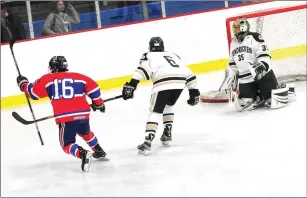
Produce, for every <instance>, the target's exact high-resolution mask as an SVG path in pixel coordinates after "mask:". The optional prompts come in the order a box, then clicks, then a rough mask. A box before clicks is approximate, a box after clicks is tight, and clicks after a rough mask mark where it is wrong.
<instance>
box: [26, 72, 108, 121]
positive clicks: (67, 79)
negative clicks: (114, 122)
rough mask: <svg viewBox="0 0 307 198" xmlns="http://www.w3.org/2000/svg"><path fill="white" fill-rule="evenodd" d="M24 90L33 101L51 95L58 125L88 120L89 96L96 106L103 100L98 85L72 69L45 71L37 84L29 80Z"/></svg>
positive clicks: (89, 109) (89, 110)
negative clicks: (66, 70)
mask: <svg viewBox="0 0 307 198" xmlns="http://www.w3.org/2000/svg"><path fill="white" fill-rule="evenodd" d="M24 92H25V93H26V95H27V96H28V97H29V98H31V99H33V100H38V99H39V98H44V97H47V96H48V97H49V99H50V100H51V104H52V107H53V113H54V117H55V121H56V123H57V124H59V123H61V122H70V121H73V120H84V119H89V115H90V112H91V108H90V106H89V104H88V102H87V101H86V95H87V96H89V97H90V98H91V99H92V101H93V102H94V103H95V104H96V105H101V104H102V103H103V100H102V99H101V95H100V88H99V86H98V84H97V83H96V82H95V81H94V80H92V79H91V78H89V77H87V76H85V75H83V74H79V73H72V72H56V73H50V74H46V75H44V76H42V77H41V78H40V79H38V80H36V81H35V82H34V83H26V84H25V85H24Z"/></svg>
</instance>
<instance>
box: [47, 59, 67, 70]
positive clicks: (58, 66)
mask: <svg viewBox="0 0 307 198" xmlns="http://www.w3.org/2000/svg"><path fill="white" fill-rule="evenodd" d="M48 70H49V72H50V73H54V72H65V71H68V64H67V60H66V58H65V57H64V56H54V57H52V58H51V60H50V61H49V66H48Z"/></svg>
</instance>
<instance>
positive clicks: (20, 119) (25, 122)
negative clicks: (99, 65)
mask: <svg viewBox="0 0 307 198" xmlns="http://www.w3.org/2000/svg"><path fill="white" fill-rule="evenodd" d="M121 97H122V95H119V96H115V97H112V98H108V99H106V100H104V102H108V101H112V100H116V99H119V98H121ZM90 106H91V105H90ZM12 116H13V117H14V118H15V119H16V120H17V121H18V122H20V123H22V124H24V125H29V124H33V123H36V122H40V121H43V120H48V119H50V118H53V117H54V115H50V116H46V117H43V118H39V119H37V120H25V119H24V118H22V117H21V116H20V115H19V114H18V113H17V112H15V111H13V112H12Z"/></svg>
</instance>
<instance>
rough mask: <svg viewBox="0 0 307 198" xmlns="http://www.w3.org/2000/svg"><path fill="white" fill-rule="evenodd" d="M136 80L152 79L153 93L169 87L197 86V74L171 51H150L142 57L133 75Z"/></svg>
mask: <svg viewBox="0 0 307 198" xmlns="http://www.w3.org/2000/svg"><path fill="white" fill-rule="evenodd" d="M132 78H133V79H136V80H149V79H152V83H153V90H152V92H153V93H156V92H158V91H162V90H169V89H184V88H185V87H188V89H194V88H196V81H197V80H196V76H195V75H194V73H192V71H191V70H190V69H189V68H188V67H187V66H186V65H185V64H183V63H182V61H181V59H180V57H179V56H178V55H176V54H174V53H171V52H148V53H144V54H143V55H142V57H141V59H140V65H139V67H138V68H137V69H136V71H135V73H134V75H133V77H132Z"/></svg>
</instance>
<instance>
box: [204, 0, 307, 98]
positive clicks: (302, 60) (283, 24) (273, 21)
mask: <svg viewBox="0 0 307 198" xmlns="http://www.w3.org/2000/svg"><path fill="white" fill-rule="evenodd" d="M306 12H307V10H306V5H300V6H293V7H286V8H279V9H272V10H262V11H257V12H254V13H253V12H250V13H246V14H243V15H240V16H243V17H245V18H247V20H248V21H249V23H250V31H252V32H258V33H261V34H262V36H263V38H264V40H265V41H266V43H267V46H268V48H269V49H270V51H271V56H272V68H273V70H274V72H275V75H276V76H277V78H278V81H279V82H285V83H286V82H290V81H292V82H293V81H298V80H306V77H307V74H306V47H307V45H306ZM238 17H239V16H234V17H231V18H228V19H227V20H226V28H227V39H228V44H229V45H228V48H229V46H230V43H231V40H232V38H233V32H232V28H231V27H232V24H233V22H234V21H235V20H236V19H237V18H238ZM201 100H202V102H228V101H229V95H228V93H227V91H225V90H215V91H210V92H206V93H203V94H202V96H201Z"/></svg>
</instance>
